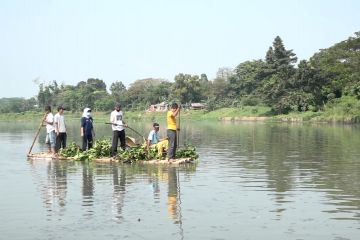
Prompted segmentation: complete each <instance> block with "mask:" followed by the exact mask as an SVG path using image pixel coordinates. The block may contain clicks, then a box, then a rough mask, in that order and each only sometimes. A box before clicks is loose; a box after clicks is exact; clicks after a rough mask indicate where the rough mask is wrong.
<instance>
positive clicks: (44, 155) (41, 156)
mask: <svg viewBox="0 0 360 240" xmlns="http://www.w3.org/2000/svg"><path fill="white" fill-rule="evenodd" d="M27 158H28V159H31V160H62V161H75V159H74V158H72V157H61V156H54V155H53V154H51V153H48V152H39V153H29V154H27ZM94 162H98V163H118V162H121V161H119V160H118V159H115V158H111V157H104V158H97V159H95V160H94ZM193 162H194V160H193V159H192V158H177V159H175V160H174V161H172V162H169V161H167V160H157V159H154V160H147V161H143V160H140V161H137V163H140V164H177V165H178V164H185V163H193Z"/></svg>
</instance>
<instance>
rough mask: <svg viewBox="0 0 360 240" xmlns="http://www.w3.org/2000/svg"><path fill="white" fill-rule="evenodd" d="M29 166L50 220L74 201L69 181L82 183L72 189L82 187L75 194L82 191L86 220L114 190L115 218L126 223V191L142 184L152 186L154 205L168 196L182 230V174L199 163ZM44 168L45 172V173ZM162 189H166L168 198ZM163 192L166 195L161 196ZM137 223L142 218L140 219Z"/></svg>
mask: <svg viewBox="0 0 360 240" xmlns="http://www.w3.org/2000/svg"><path fill="white" fill-rule="evenodd" d="M29 166H30V168H31V172H32V176H33V180H34V183H35V185H36V186H37V190H38V191H39V195H40V196H41V198H42V201H43V207H44V208H45V209H46V210H47V211H48V212H49V214H48V217H49V219H48V220H49V221H50V220H52V217H54V216H55V217H56V218H57V217H59V216H63V212H66V205H67V203H68V202H70V201H71V197H69V196H68V194H67V190H68V187H67V186H68V181H69V179H70V180H71V181H72V184H74V181H76V182H81V186H78V184H77V183H76V182H75V184H74V185H73V186H72V187H75V186H78V187H79V189H78V190H75V192H81V211H82V215H83V216H84V217H85V218H87V219H91V218H94V217H96V212H97V211H101V207H102V206H99V201H100V202H102V201H107V197H104V196H106V194H105V195H104V193H106V191H110V190H111V191H112V193H111V203H112V204H111V208H112V215H113V218H114V219H116V222H117V223H122V222H123V221H124V215H123V208H124V207H126V206H125V205H126V201H127V200H126V194H127V188H130V187H131V185H133V184H135V183H138V182H139V181H140V182H143V183H145V184H148V183H149V184H151V190H152V198H153V199H154V203H155V204H162V201H161V198H162V197H166V209H167V215H168V217H169V218H170V219H172V220H173V223H174V224H177V225H180V226H179V227H180V228H181V225H182V219H181V217H182V213H181V212H180V211H181V206H180V204H181V200H180V182H179V174H180V173H186V175H187V176H189V174H190V173H191V172H194V171H195V169H196V164H193V165H184V166H181V167H173V166H163V165H159V166H140V165H139V166H137V165H136V166H127V165H119V164H106V165H105V164H96V163H72V162H67V161H55V160H52V161H51V160H29ZM45 168H46V171H44V169H45ZM45 173H46V174H45ZM68 178H69V179H68ZM79 178H80V179H79ZM108 180H111V181H108ZM104 181H106V182H107V184H106V186H104V183H103V182H104ZM104 188H106V189H104ZM161 188H164V189H165V188H166V189H167V191H166V195H165V191H161ZM162 193H163V194H164V196H161V194H162ZM148 200H150V199H148ZM105 203H106V202H105ZM107 204H108V203H106V205H107ZM138 221H141V219H140V218H139V219H138Z"/></svg>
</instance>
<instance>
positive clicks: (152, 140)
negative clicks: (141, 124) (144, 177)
mask: <svg viewBox="0 0 360 240" xmlns="http://www.w3.org/2000/svg"><path fill="white" fill-rule="evenodd" d="M159 129H160V126H159V124H158V123H154V124H153V130H151V131H150V133H149V136H148V139H147V141H146V144H147V147H153V148H156V149H157V150H158V158H160V159H161V158H162V153H163V151H164V150H165V151H167V150H168V146H169V141H168V139H167V138H163V139H160V138H159Z"/></svg>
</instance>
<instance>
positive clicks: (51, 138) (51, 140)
mask: <svg viewBox="0 0 360 240" xmlns="http://www.w3.org/2000/svg"><path fill="white" fill-rule="evenodd" d="M55 139H56V134H55V130H54V131H51V132H48V133H46V138H45V143H46V144H50V146H51V147H52V148H54V147H55Z"/></svg>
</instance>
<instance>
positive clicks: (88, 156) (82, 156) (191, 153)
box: [59, 139, 199, 163]
mask: <svg viewBox="0 0 360 240" xmlns="http://www.w3.org/2000/svg"><path fill="white" fill-rule="evenodd" d="M110 154H111V142H110V140H108V139H99V140H96V141H95V143H94V146H93V148H91V149H89V150H87V151H82V150H81V148H80V146H78V145H77V144H76V143H74V142H73V143H71V144H70V145H69V146H68V147H66V148H65V149H61V150H60V152H59V156H60V157H63V158H73V159H74V160H77V161H92V160H95V159H99V158H108V157H110ZM161 157H162V156H161ZM198 157H199V156H198V154H197V153H196V148H195V147H194V146H192V145H189V144H187V145H185V147H184V148H179V149H178V150H177V151H176V158H192V159H196V158H198ZM158 158H159V155H158V151H157V149H156V148H151V147H150V148H147V147H146V146H144V145H142V146H133V147H128V148H126V149H125V150H123V149H120V151H119V153H118V154H117V156H116V159H117V160H119V161H121V162H123V163H134V162H136V161H148V160H154V159H158Z"/></svg>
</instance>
